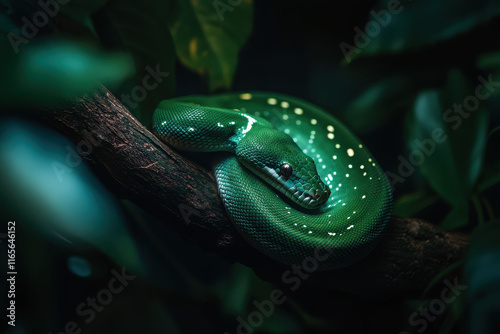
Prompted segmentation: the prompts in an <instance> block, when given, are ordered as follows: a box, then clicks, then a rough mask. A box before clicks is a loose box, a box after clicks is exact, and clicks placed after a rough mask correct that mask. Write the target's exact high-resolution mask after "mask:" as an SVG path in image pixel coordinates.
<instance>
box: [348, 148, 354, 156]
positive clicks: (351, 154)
mask: <svg viewBox="0 0 500 334" xmlns="http://www.w3.org/2000/svg"><path fill="white" fill-rule="evenodd" d="M347 155H348V156H350V157H352V156H353V155H354V150H353V149H352V148H350V149H348V150H347Z"/></svg>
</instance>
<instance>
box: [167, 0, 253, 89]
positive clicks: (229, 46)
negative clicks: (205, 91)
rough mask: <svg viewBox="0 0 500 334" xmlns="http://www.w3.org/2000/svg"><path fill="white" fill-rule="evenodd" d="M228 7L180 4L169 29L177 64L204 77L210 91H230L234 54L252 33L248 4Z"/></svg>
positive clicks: (225, 4)
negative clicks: (177, 57) (222, 89)
mask: <svg viewBox="0 0 500 334" xmlns="http://www.w3.org/2000/svg"><path fill="white" fill-rule="evenodd" d="M232 3H237V4H235V5H232V4H230V3H229V2H227V1H222V0H216V1H198V0H186V1H180V2H179V14H178V15H177V17H176V19H175V20H174V21H173V22H172V24H171V26H170V30H171V32H172V36H173V38H174V42H175V47H176V50H177V55H178V56H179V59H180V61H181V62H182V63H183V64H184V65H185V66H187V67H188V68H190V69H192V70H193V71H196V72H197V73H199V74H201V75H203V76H204V77H206V78H207V80H208V86H209V89H210V91H214V90H216V89H219V88H225V89H229V88H230V87H231V83H232V81H233V77H234V74H235V72H236V67H237V64H238V53H239V51H240V49H241V47H242V46H243V45H244V44H245V42H246V40H247V39H248V37H249V36H250V32H251V30H252V15H253V6H252V1H250V0H245V1H243V0H240V1H239V2H238V1H232Z"/></svg>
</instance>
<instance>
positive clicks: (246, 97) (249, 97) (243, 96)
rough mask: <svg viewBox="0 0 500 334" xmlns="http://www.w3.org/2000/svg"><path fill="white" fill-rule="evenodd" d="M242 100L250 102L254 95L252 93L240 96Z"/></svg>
mask: <svg viewBox="0 0 500 334" xmlns="http://www.w3.org/2000/svg"><path fill="white" fill-rule="evenodd" d="M240 99H242V100H250V99H252V94H250V93H243V94H241V95H240Z"/></svg>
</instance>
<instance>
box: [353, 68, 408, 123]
mask: <svg viewBox="0 0 500 334" xmlns="http://www.w3.org/2000/svg"><path fill="white" fill-rule="evenodd" d="M414 86H415V82H414V78H410V77H409V76H408V75H406V76H402V75H395V76H391V77H388V78H383V79H382V80H380V81H379V82H376V83H375V84H374V85H372V86H371V87H369V88H368V89H366V90H365V91H364V92H363V93H362V94H361V95H360V96H358V97H357V98H356V99H355V100H354V101H353V102H352V103H351V104H350V105H349V106H348V107H347V110H346V112H345V121H346V122H347V123H348V124H349V125H351V126H352V127H353V128H355V129H356V130H357V131H358V132H367V131H370V130H373V129H376V128H378V127H380V126H381V125H383V124H384V123H385V122H387V120H388V119H389V118H390V117H391V116H392V115H393V114H394V113H396V112H398V111H400V108H404V107H409V106H411V101H412V100H413V99H414V97H415V94H416V93H415V87H414Z"/></svg>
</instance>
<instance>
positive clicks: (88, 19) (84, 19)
mask: <svg viewBox="0 0 500 334" xmlns="http://www.w3.org/2000/svg"><path fill="white" fill-rule="evenodd" d="M108 1H109V0H71V1H70V2H68V3H67V4H65V5H59V9H60V11H61V12H62V13H64V14H66V15H67V16H69V17H71V18H72V19H73V20H74V21H76V22H78V23H79V24H81V25H83V26H85V27H87V28H88V29H89V30H90V31H92V32H93V33H95V29H94V24H93V22H92V14H94V13H95V12H96V11H97V10H99V9H100V8H102V7H103V6H104V5H106V3H107V2H108Z"/></svg>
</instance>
